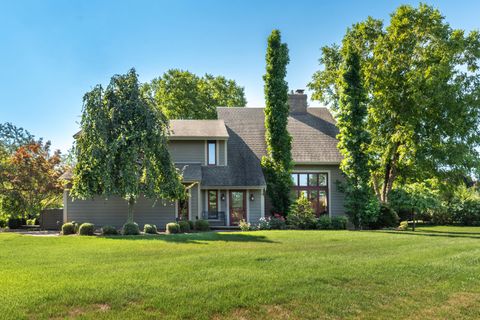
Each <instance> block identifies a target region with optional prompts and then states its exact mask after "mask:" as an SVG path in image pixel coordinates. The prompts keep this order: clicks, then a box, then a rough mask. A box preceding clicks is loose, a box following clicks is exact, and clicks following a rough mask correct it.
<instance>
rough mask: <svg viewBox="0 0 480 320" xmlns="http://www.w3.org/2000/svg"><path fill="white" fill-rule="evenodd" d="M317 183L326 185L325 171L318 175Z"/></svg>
mask: <svg viewBox="0 0 480 320" xmlns="http://www.w3.org/2000/svg"><path fill="white" fill-rule="evenodd" d="M318 184H319V185H320V186H326V185H327V174H326V173H321V174H319V175H318Z"/></svg>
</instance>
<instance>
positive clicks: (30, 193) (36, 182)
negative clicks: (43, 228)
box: [1, 140, 64, 218]
mask: <svg viewBox="0 0 480 320" xmlns="http://www.w3.org/2000/svg"><path fill="white" fill-rule="evenodd" d="M7 161H8V165H7V166H6V167H5V171H3V172H2V174H3V175H4V177H5V178H6V181H7V183H5V184H4V188H3V190H2V191H3V192H2V201H1V207H2V208H1V209H2V210H1V211H3V212H4V213H6V214H7V215H9V216H10V217H12V216H13V217H15V216H19V215H21V216H22V217H25V216H26V217H29V218H34V217H37V216H38V214H39V213H40V211H41V210H43V209H45V208H51V207H58V206H59V205H61V199H62V191H63V187H62V185H61V184H60V182H59V180H58V178H59V177H60V175H61V174H62V173H63V172H64V170H63V167H62V165H61V157H60V151H59V150H57V151H55V152H54V153H53V154H50V142H46V143H43V142H42V141H41V140H40V141H36V142H30V143H28V144H26V145H22V146H19V147H18V148H17V149H16V150H15V151H14V152H13V154H12V155H10V156H9V158H8V160H7Z"/></svg>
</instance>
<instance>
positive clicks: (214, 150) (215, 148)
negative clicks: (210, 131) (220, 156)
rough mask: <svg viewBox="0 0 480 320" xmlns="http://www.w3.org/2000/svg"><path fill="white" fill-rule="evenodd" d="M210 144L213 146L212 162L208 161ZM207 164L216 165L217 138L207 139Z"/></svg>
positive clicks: (209, 158)
mask: <svg viewBox="0 0 480 320" xmlns="http://www.w3.org/2000/svg"><path fill="white" fill-rule="evenodd" d="M210 145H213V146H214V149H213V153H214V155H213V163H210V160H212V159H211V157H210ZM207 165H208V166H216V165H217V140H207Z"/></svg>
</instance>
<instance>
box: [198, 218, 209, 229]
mask: <svg viewBox="0 0 480 320" xmlns="http://www.w3.org/2000/svg"><path fill="white" fill-rule="evenodd" d="M195 230H197V231H208V230H210V223H208V221H207V220H203V219H200V220H197V221H195Z"/></svg>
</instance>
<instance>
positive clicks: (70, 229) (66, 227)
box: [62, 222, 75, 236]
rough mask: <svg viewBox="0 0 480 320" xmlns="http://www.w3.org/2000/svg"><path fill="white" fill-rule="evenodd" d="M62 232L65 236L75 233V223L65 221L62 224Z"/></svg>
mask: <svg viewBox="0 0 480 320" xmlns="http://www.w3.org/2000/svg"><path fill="white" fill-rule="evenodd" d="M62 234H63V235H64V236H66V235H69V234H75V225H74V224H73V223H71V222H67V223H64V224H63V225H62Z"/></svg>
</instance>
